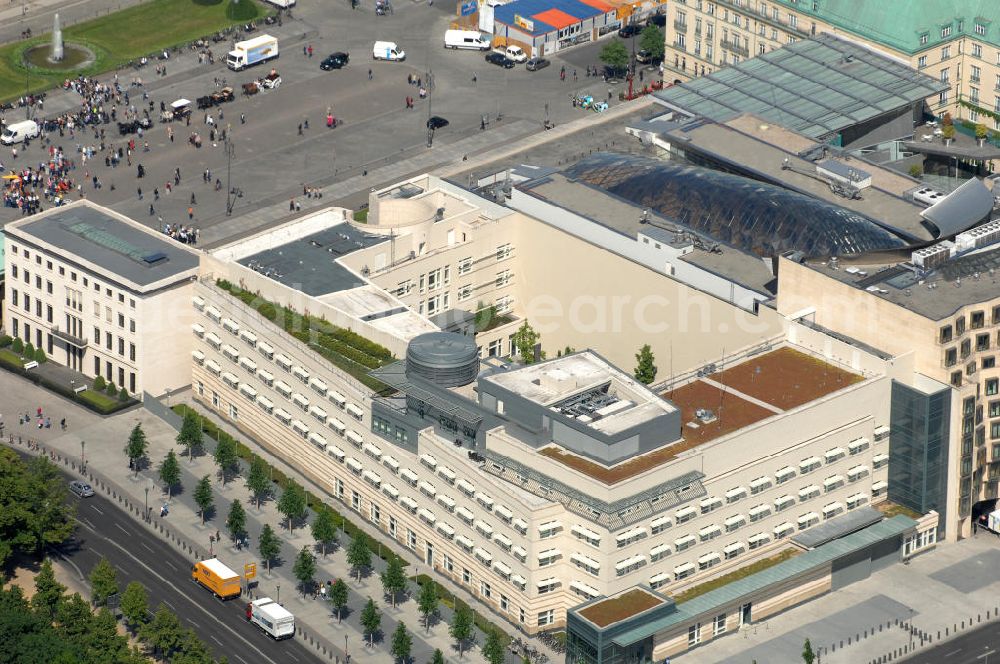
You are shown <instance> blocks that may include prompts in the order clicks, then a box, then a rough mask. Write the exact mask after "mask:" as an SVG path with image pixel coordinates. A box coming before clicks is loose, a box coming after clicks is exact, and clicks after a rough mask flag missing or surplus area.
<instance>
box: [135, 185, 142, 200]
mask: <svg viewBox="0 0 1000 664" xmlns="http://www.w3.org/2000/svg"><path fill="white" fill-rule="evenodd" d="M135 191H136V193H137V194H138V195H139V200H140V201H141V200H142V187H136V189H135Z"/></svg>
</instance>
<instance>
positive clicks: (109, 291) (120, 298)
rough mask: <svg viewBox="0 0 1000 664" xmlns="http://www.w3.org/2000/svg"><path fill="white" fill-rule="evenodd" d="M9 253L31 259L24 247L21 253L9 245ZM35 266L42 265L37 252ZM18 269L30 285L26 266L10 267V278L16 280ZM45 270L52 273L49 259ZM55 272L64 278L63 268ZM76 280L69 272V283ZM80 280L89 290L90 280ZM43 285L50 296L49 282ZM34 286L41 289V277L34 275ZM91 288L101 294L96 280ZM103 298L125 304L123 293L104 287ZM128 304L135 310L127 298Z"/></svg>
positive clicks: (75, 274)
mask: <svg viewBox="0 0 1000 664" xmlns="http://www.w3.org/2000/svg"><path fill="white" fill-rule="evenodd" d="M10 253H11V254H13V255H15V256H17V255H19V254H23V256H24V259H25V260H26V261H30V259H31V250H30V249H28V248H27V247H25V248H24V249H23V251H22V249H21V247H19V246H18V245H16V244H11V245H10ZM35 264H36V265H38V266H41V265H42V255H41V254H40V253H39V252H37V251H36V252H35ZM19 269H20V271H21V272H22V273H23V279H24V283H26V284H30V283H31V281H30V279H31V275H30V273H29V271H28V269H27V267H26V266H18V265H17V264H12V265H11V276H12V278H14V279H17V278H18V271H19ZM45 269H46V270H47V271H49V272H52V271H53V265H52V261H51V260H49V259H46V260H45ZM57 272H58V274H59V276H60V277H64V276H66V268H65V267H63V266H62V265H60V266H59V267H58V269H57ZM77 278H78V277H77V273H76V272H75V271H73V270H71V271H70V273H69V279H70V281H72V282H74V283H75V282H76V281H77ZM81 279H82V281H83V285H84V287H87V288H89V287H90V278H89V277H87V276H82V277H81ZM45 283H46V290H47V292H48V293H49V294H50V295H51V294H52V282H51V281H49V280H48V279H46V281H45ZM35 286H36V288H38V289H41V288H42V283H41V277H39V276H38V275H37V274H36V275H35ZM93 287H94V291H95V292H97V293H98V294H100V293H101V284H100V283H99V282H98V281H97V280H94V282H93ZM104 296H105V297H107V298H114V297H115V296H117V299H118V302H120V303H122V304H124V303H125V293H124V292H122V291H112V289H110V288H107V287H105V288H104ZM128 302H129V307H130V308H132V309H135V299H133V298H129V299H128Z"/></svg>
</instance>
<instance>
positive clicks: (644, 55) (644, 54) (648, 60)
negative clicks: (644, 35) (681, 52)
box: [635, 49, 663, 65]
mask: <svg viewBox="0 0 1000 664" xmlns="http://www.w3.org/2000/svg"><path fill="white" fill-rule="evenodd" d="M635 59H636V60H638V61H639V62H641V63H642V64H644V65H658V64H660V61H661V60H662V59H663V58H659V57H656V56H655V55H653V54H652V53H650V52H649V51H647V50H646V49H642V50H640V51H639V52H638V53H636V54H635Z"/></svg>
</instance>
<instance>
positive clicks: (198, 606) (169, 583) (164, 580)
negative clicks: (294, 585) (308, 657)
mask: <svg viewBox="0 0 1000 664" xmlns="http://www.w3.org/2000/svg"><path fill="white" fill-rule="evenodd" d="M90 530H91V531H92V532H93V533H94V535H95V536H97V537H99V538H101V539H103V540H104V541H106V542H108V544H110V545H112V546H114V547H115V548H116V549H118V550H119V551H121V552H122V553H124V554H125V555H126V556H128V557H129V558H131V559H132V560H134V561H135V562H136V563H138V564H139V565H141V566H142V567H143V568H145V570H146V571H147V572H149V573H150V574H152V575H153V576H155V577H156V578H158V579H159V580H160V581H161V582H162V583H163V585H165V586H169V587H170V588H172V589H173V590H174V591H175V592H176V593H178V594H179V595H180V596H181V597H183V598H184V599H186V600H187V601H188V603H190V604H191V605H192V606H193V607H195V608H196V609H197V610H199V611H201V612H202V613H204V614H205V615H206V616H207V617H208V619H209V621H210V622H211V621H214V622H215V623H216V624H217V625H218V626H219V627H221V628H222V629H225V630H226V631H228V632H229V633H230V634H232V635H233V636H234V637H236V638H237V639H239V640H240V641H242V642H243V643H244V644H246V647H247V648H248V649H249V650H252V651H253V652H255V653H257V655H259V656H260V658H261V659H262V660H263V661H265V662H270V663H271V664H278V662H276V661H275V660H273V659H271V658H270V657H268V656H267V655H265V654H264V653H263V652H262V651H261V650H260V648H258V647H257V646H255V645H254V644H253V643H251V642H250V641H248V640H247V639H246V638H244V637H243V636H242V635H241V634H240V633H239V632H237V631H236V630H235V629H233V628H232V627H231V626H229V625H228V624H226V623H225V622H223V621H222V620H221V619H219V618H218V617H217V616H216V615H215V614H214V613H212V612H211V611H209V610H208V609H206V608H205V607H203V606H202V605H201V604H198V603H197V602H195V601H194V600H193V599H191V597H189V596H188V594H187V593H186V592H185V591H184V590H181V589H180V588H178V587H177V584H175V583H174V582H172V581H170V580H169V579H167V578H164V576H163V575H162V574H160V573H159V572H157V571H156V570H155V569H153V568H152V567H150V566H149V565H147V564H146V563H144V562H143V561H141V560H139V559H138V558H136V557H135V556H134V555H133V554H132V552H131V551H129V550H128V549H126V548H125V547H123V546H122V545H121V544H119V543H118V542H115V541H113V540H111V539H109V538H107V537H105V536H104V535H101V534H100V533H99V532H97V529H96V528H94V527H92V526H91V527H90ZM91 548H93V547H91ZM168 606H169V605H168ZM170 608H171V609H173V611H174V613H177V612H178V611H177V609H176V608H174V607H172V606H171V607H170ZM189 620H190V619H189Z"/></svg>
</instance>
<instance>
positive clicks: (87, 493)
mask: <svg viewBox="0 0 1000 664" xmlns="http://www.w3.org/2000/svg"><path fill="white" fill-rule="evenodd" d="M69 490H70V491H72V492H73V493H75V494H76V495H78V496H79V497H81V498H90V497H91V496H93V495H94V489H93V487H91V486H90V485H89V484H87V483H86V482H84V481H82V480H73V481H72V482H70V483H69Z"/></svg>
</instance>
